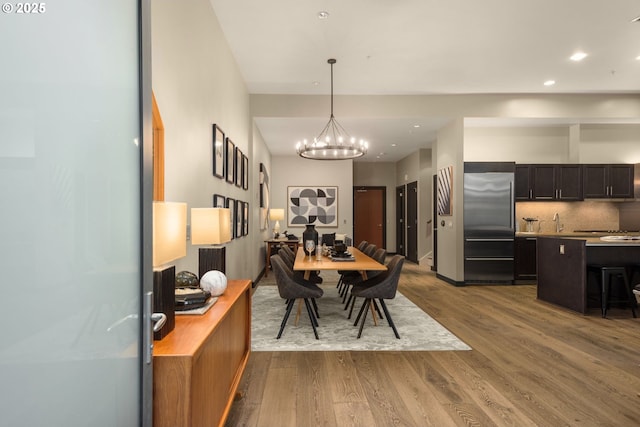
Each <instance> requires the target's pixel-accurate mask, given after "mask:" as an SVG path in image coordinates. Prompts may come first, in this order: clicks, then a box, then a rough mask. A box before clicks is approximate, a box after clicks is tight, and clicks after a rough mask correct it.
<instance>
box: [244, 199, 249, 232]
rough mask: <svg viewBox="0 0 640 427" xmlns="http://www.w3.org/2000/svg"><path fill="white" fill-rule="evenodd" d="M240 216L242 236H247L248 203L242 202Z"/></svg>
mask: <svg viewBox="0 0 640 427" xmlns="http://www.w3.org/2000/svg"><path fill="white" fill-rule="evenodd" d="M242 212H243V214H242V235H243V236H248V235H249V202H244V206H243V211H242Z"/></svg>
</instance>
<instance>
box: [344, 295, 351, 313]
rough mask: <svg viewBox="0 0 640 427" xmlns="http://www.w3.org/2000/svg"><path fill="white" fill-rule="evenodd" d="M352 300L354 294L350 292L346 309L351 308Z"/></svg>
mask: <svg viewBox="0 0 640 427" xmlns="http://www.w3.org/2000/svg"><path fill="white" fill-rule="evenodd" d="M351 301H353V295H352V294H349V298H347V303H346V304H345V305H344V310H346V309H347V308H349V305H350V304H351Z"/></svg>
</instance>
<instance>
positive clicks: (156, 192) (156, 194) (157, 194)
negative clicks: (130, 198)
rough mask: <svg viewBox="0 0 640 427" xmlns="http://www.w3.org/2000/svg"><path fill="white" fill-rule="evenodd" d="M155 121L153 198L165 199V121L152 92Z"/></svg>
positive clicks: (152, 109) (152, 113) (152, 111)
mask: <svg viewBox="0 0 640 427" xmlns="http://www.w3.org/2000/svg"><path fill="white" fill-rule="evenodd" d="M151 104H152V106H151V115H152V122H153V200H157V201H163V200H164V123H162V116H160V109H159V108H158V104H157V103H156V96H155V95H154V94H153V92H151Z"/></svg>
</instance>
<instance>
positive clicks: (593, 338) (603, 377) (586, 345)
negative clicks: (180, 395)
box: [226, 263, 640, 427]
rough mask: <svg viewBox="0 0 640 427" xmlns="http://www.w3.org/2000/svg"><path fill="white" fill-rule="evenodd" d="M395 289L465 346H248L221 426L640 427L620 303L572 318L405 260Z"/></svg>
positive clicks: (511, 290) (626, 318) (632, 327)
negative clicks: (238, 394) (453, 281)
mask: <svg viewBox="0 0 640 427" xmlns="http://www.w3.org/2000/svg"><path fill="white" fill-rule="evenodd" d="M269 279H270V280H272V278H271V277H270V278H269ZM267 283H273V282H270V281H269V282H267ZM323 286H325V292H333V291H337V290H335V288H334V287H332V286H331V285H330V284H325V285H323ZM400 290H401V292H402V293H403V294H404V295H405V296H406V297H407V298H409V299H410V300H412V301H413V302H414V303H415V304H416V305H418V306H419V307H420V308H422V309H423V310H425V311H426V312H427V313H429V315H431V316H432V317H433V318H434V319H436V320H437V321H438V322H440V323H441V324H442V325H444V326H445V327H446V328H447V329H449V330H450V331H451V332H453V333H454V334H456V335H457V336H458V337H459V338H460V339H462V340H463V341H464V342H466V343H467V344H469V345H470V346H471V347H472V348H473V350H472V351H460V352H449V351H447V352H259V353H252V355H251V358H250V360H249V364H248V367H247V370H246V372H245V374H244V377H243V379H242V382H241V384H240V391H242V392H243V393H244V398H243V399H240V400H238V401H236V402H234V404H233V407H232V409H231V413H230V415H229V418H228V420H227V423H226V426H227V427H235V426H251V427H253V426H256V427H283V426H292V427H293V426H295V427H314V426H327V427H328V426H363V427H377V426H379V427H388V426H420V427H422V426H438V427H442V426H519V427H520V426H550V427H551V426H552V427H556V426H611V427H614V426H616V427H626V426H629V427H631V426H640V319H633V318H632V317H631V311H630V310H628V309H626V310H625V309H616V308H614V309H611V310H610V312H609V313H608V317H609V318H608V319H602V318H601V317H600V315H599V312H598V311H594V312H592V313H589V315H587V316H582V315H580V314H577V313H574V312H571V311H568V310H564V309H561V308H558V307H555V306H552V305H550V304H546V303H543V302H540V301H537V300H536V288H535V286H534V285H519V286H505V285H501V286H487V285H484V286H467V287H460V288H456V287H454V286H451V285H449V284H447V283H445V282H442V281H440V280H438V279H437V278H436V277H435V275H434V274H433V273H431V272H428V271H426V270H424V269H421V268H419V267H418V266H416V265H415V264H411V263H405V267H404V269H403V272H402V276H401V282H400ZM391 314H392V315H393V313H391ZM390 336H391V337H392V335H390Z"/></svg>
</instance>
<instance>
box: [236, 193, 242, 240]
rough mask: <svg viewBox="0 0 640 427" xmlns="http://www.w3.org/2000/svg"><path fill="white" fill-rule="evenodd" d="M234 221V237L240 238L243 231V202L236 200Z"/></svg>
mask: <svg viewBox="0 0 640 427" xmlns="http://www.w3.org/2000/svg"><path fill="white" fill-rule="evenodd" d="M235 219H236V221H235V230H236V231H235V233H236V237H242V236H244V234H243V233H242V232H243V230H244V202H243V201H242V200H236V218H235Z"/></svg>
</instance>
